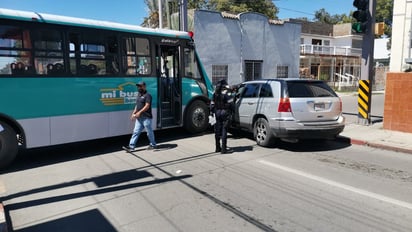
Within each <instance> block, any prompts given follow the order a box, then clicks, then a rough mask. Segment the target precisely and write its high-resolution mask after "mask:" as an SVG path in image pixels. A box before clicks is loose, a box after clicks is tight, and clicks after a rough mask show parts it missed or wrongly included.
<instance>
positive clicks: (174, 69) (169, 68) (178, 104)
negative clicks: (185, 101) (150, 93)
mask: <svg viewBox="0 0 412 232" xmlns="http://www.w3.org/2000/svg"><path fill="white" fill-rule="evenodd" d="M156 50H157V52H156V56H157V70H158V72H157V73H158V86H159V88H158V96H159V106H158V107H159V110H158V112H157V115H158V120H157V122H158V127H160V128H165V127H172V126H176V125H181V123H182V96H181V93H182V89H181V86H182V80H181V72H180V60H179V59H180V55H179V46H169V45H167V46H166V45H160V46H158V47H157V49H156Z"/></svg>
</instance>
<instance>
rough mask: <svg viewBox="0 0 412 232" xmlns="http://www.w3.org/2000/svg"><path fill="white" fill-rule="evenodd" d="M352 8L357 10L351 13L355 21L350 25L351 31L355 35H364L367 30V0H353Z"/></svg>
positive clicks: (368, 20) (368, 17)
mask: <svg viewBox="0 0 412 232" xmlns="http://www.w3.org/2000/svg"><path fill="white" fill-rule="evenodd" d="M353 6H354V7H356V8H357V10H356V11H355V12H353V14H352V17H353V18H355V19H356V22H355V23H352V30H353V31H354V32H356V33H366V32H367V31H368V29H369V23H370V19H371V16H370V13H369V0H354V1H353Z"/></svg>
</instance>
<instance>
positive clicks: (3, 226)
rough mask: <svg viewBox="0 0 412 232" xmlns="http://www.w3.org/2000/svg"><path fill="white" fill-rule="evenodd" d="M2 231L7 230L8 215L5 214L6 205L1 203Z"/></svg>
mask: <svg viewBox="0 0 412 232" xmlns="http://www.w3.org/2000/svg"><path fill="white" fill-rule="evenodd" d="M0 232H7V223H6V217H5V216H4V207H3V204H2V203H0Z"/></svg>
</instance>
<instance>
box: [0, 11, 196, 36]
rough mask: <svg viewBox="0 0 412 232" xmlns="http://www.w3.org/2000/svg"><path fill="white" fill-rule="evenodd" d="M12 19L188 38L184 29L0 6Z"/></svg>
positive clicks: (5, 16)
mask: <svg viewBox="0 0 412 232" xmlns="http://www.w3.org/2000/svg"><path fill="white" fill-rule="evenodd" d="M1 18H4V19H14V20H20V21H30V22H40V23H51V24H60V25H69V26H79V27H91V28H99V29H108V30H116V31H125V32H134V33H142V34H149V35H163V36H168V37H179V38H186V39H190V36H189V34H188V33H187V32H184V31H174V30H168V29H153V28H146V27H141V26H137V25H130V24H122V23H115V22H109V21H101V20H93V19H84V18H75V17H68V16H61V15H52V14H43V13H37V12H29V11H19V10H11V9H4V8H0V19H1Z"/></svg>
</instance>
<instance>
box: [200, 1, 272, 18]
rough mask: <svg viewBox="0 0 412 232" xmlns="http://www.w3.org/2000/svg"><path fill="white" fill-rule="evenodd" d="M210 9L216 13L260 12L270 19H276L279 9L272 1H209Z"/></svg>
mask: <svg viewBox="0 0 412 232" xmlns="http://www.w3.org/2000/svg"><path fill="white" fill-rule="evenodd" d="M208 9H209V10H215V11H228V12H231V13H234V14H239V13H243V12H258V13H261V14H264V15H266V16H267V17H268V18H269V19H275V18H276V15H277V13H278V12H279V9H278V8H277V7H276V6H275V4H274V3H273V2H272V1H270V0H255V1H249V0H209V1H208Z"/></svg>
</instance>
